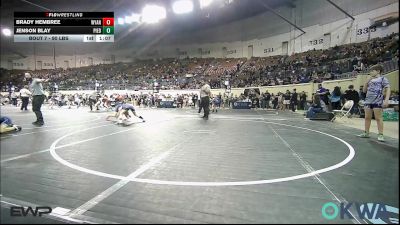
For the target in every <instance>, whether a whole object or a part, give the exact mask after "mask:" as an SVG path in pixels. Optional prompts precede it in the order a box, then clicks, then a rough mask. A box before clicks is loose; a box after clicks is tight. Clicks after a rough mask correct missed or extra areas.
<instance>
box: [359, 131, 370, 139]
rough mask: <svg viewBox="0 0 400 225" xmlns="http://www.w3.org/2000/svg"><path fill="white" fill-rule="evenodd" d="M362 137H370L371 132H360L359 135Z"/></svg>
mask: <svg viewBox="0 0 400 225" xmlns="http://www.w3.org/2000/svg"><path fill="white" fill-rule="evenodd" d="M358 136H359V137H360V138H369V133H367V132H364V133H362V134H360V135H358Z"/></svg>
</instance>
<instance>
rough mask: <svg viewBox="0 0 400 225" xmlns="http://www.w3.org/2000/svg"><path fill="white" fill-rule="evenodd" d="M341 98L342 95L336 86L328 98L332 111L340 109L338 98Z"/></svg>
mask: <svg viewBox="0 0 400 225" xmlns="http://www.w3.org/2000/svg"><path fill="white" fill-rule="evenodd" d="M341 96H342V93H341V91H340V87H339V86H336V87H335V88H334V89H333V92H332V95H331V97H330V100H331V104H332V109H333V110H339V109H340V108H341V105H340V103H341V102H340V97H341Z"/></svg>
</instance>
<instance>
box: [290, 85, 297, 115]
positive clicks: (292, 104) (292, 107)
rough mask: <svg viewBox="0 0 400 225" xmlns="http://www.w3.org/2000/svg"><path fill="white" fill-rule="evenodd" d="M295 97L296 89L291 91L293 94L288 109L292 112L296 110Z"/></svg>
mask: <svg viewBox="0 0 400 225" xmlns="http://www.w3.org/2000/svg"><path fill="white" fill-rule="evenodd" d="M297 97H298V94H297V92H296V89H293V93H292V95H291V96H290V108H291V109H292V111H293V112H295V111H296V109H297Z"/></svg>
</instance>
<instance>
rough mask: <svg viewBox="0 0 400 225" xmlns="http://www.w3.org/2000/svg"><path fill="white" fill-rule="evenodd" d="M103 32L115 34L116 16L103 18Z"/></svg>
mask: <svg viewBox="0 0 400 225" xmlns="http://www.w3.org/2000/svg"><path fill="white" fill-rule="evenodd" d="M103 34H114V18H103Z"/></svg>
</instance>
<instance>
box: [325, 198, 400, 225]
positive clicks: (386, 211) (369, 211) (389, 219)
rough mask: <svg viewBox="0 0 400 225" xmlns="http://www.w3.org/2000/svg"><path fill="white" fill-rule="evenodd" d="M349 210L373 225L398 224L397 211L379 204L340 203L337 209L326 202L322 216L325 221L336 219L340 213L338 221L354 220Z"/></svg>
mask: <svg viewBox="0 0 400 225" xmlns="http://www.w3.org/2000/svg"><path fill="white" fill-rule="evenodd" d="M350 208H355V211H356V212H357V214H358V218H360V219H367V220H369V221H370V222H371V223H373V224H399V209H398V208H395V207H391V206H388V205H385V204H379V203H363V204H360V203H347V204H344V203H340V209H339V207H338V206H337V205H336V204H335V203H333V202H328V203H325V204H324V205H323V206H322V210H321V212H322V216H323V217H324V218H325V219H327V220H333V219H336V218H337V217H338V215H339V213H340V219H354V216H353V214H351V212H350Z"/></svg>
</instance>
